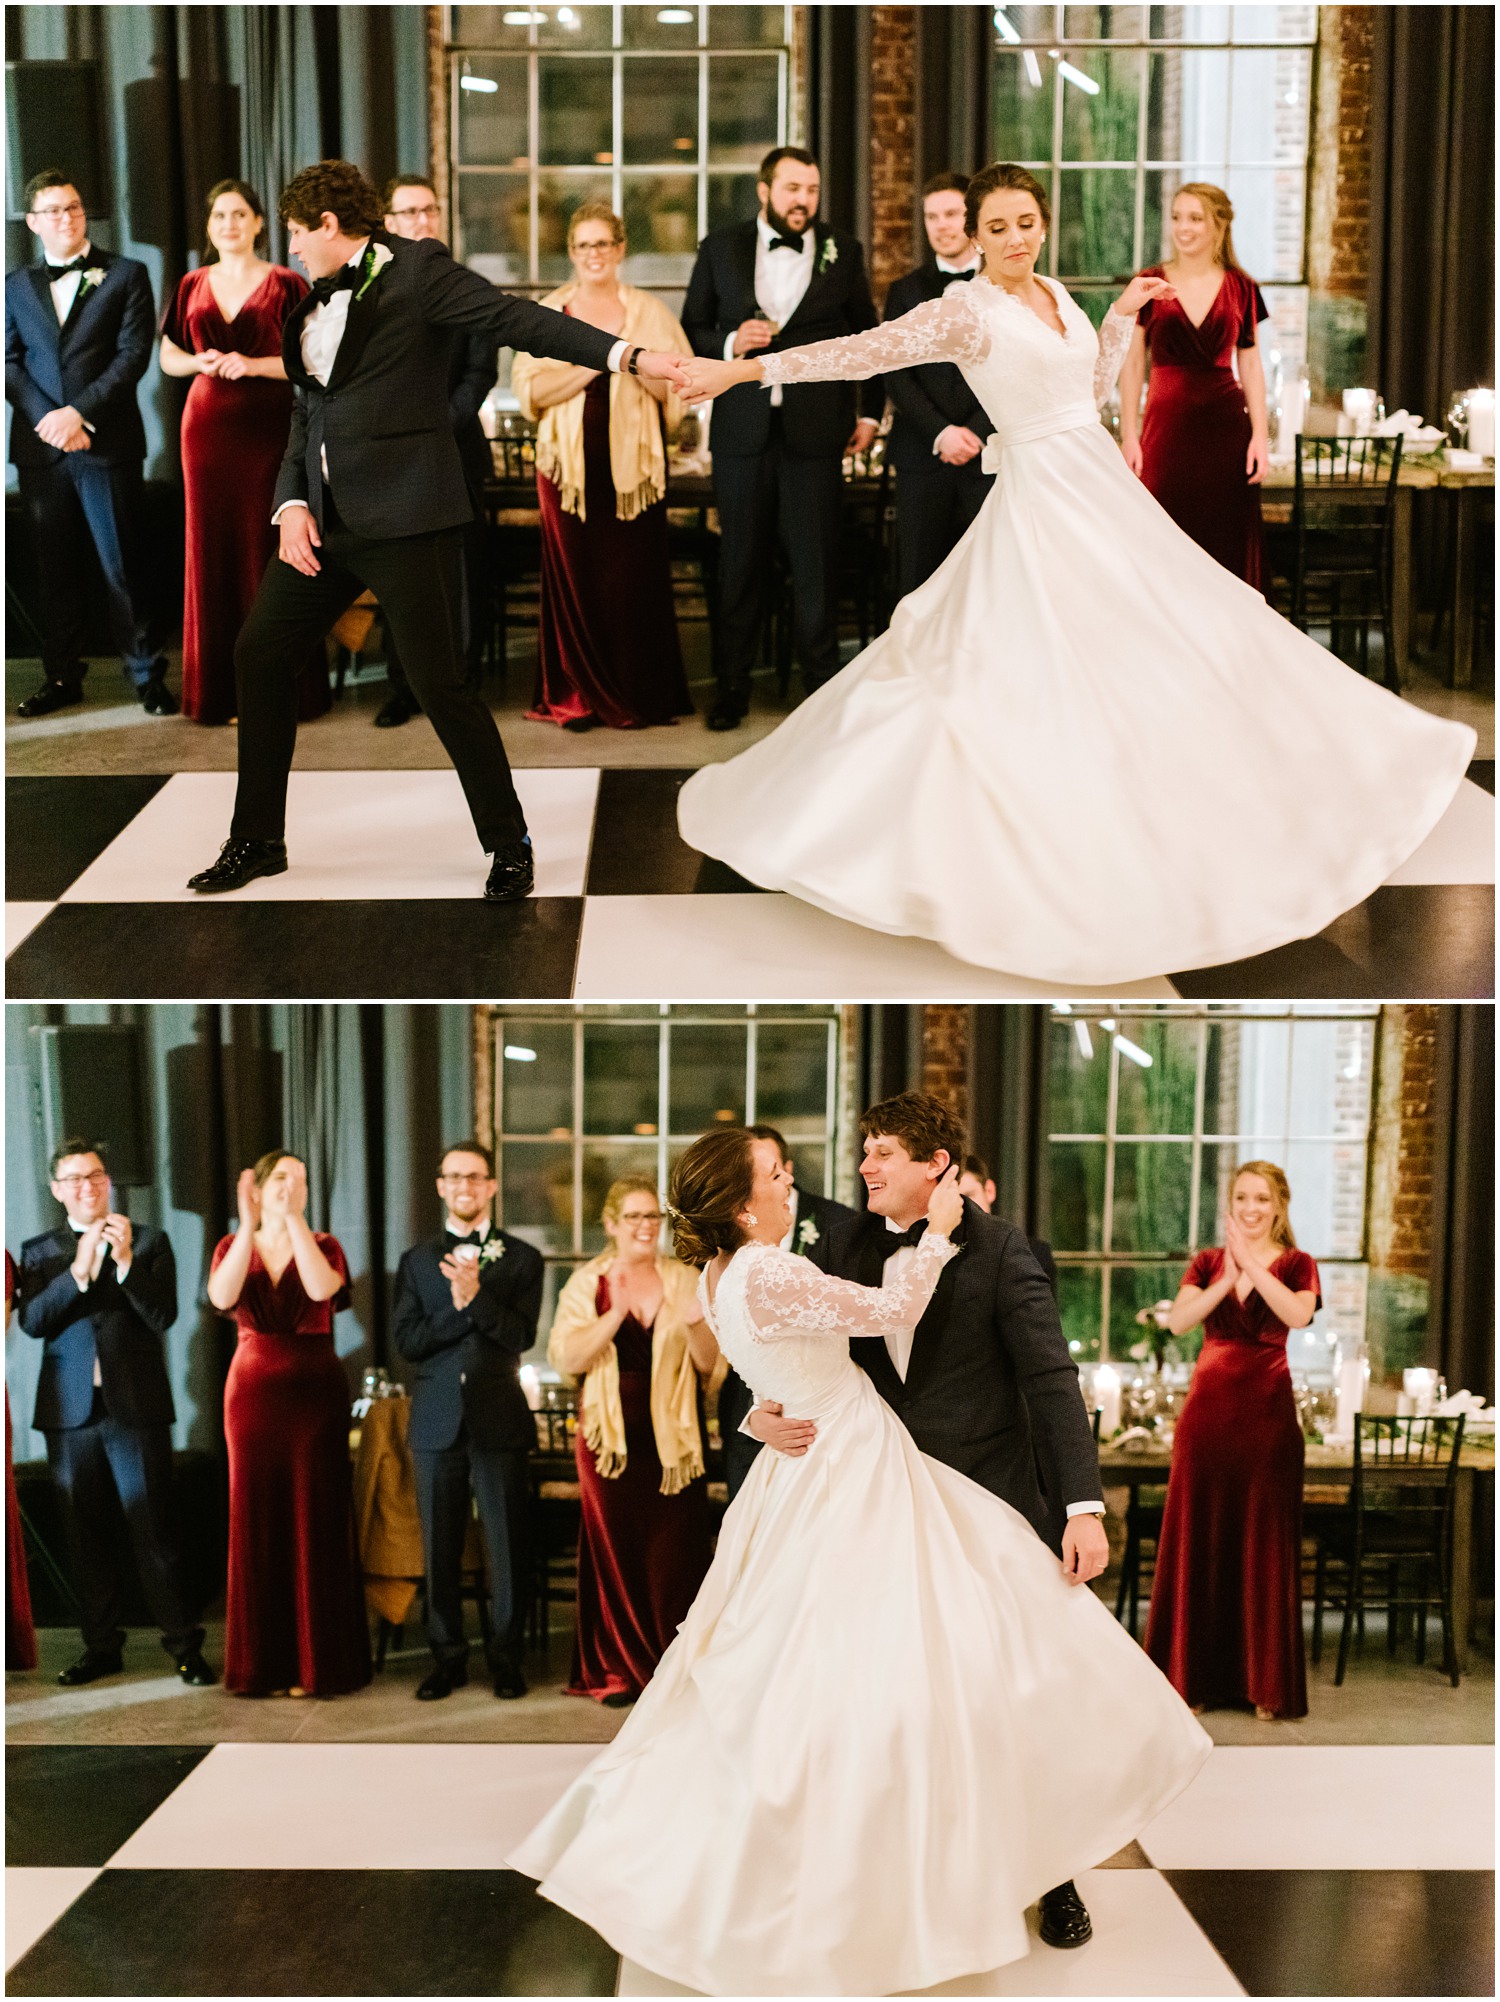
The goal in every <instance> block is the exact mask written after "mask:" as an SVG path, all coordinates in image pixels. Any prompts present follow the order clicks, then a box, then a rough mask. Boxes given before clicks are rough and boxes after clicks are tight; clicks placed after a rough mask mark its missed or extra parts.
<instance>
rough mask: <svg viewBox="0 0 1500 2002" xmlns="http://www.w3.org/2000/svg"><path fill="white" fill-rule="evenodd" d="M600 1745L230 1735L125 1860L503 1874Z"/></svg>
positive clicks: (114, 1863)
mask: <svg viewBox="0 0 1500 2002" xmlns="http://www.w3.org/2000/svg"><path fill="white" fill-rule="evenodd" d="M599 1750H600V1748H599V1746H597V1745H309V1744H298V1745H217V1746H215V1748H214V1750H213V1751H212V1752H210V1753H209V1755H208V1757H207V1758H206V1759H204V1760H203V1762H202V1763H201V1764H200V1765H198V1766H195V1767H194V1769H193V1771H192V1772H191V1773H189V1774H188V1776H187V1778H186V1779H185V1780H184V1781H183V1782H182V1784H181V1786H179V1787H178V1788H177V1789H176V1791H175V1792H174V1793H172V1794H171V1795H170V1796H169V1797H168V1798H167V1799H166V1800H165V1801H164V1802H163V1803H162V1805H161V1806H160V1807H159V1808H158V1809H157V1810H156V1812H155V1814H153V1815H151V1816H150V1817H149V1818H148V1819H147V1820H146V1821H145V1822H143V1823H142V1824H141V1826H140V1827H139V1828H138V1829H137V1830H136V1832H135V1834H134V1835H132V1836H131V1838H130V1840H129V1841H128V1842H127V1843H126V1844H125V1845H124V1847H123V1848H121V1849H120V1850H119V1851H117V1853H116V1854H115V1855H114V1856H112V1857H111V1858H110V1868H111V1869H112V1870H119V1869H128V1870H130V1869H133V1870H162V1869H165V1870H194V1869H198V1870H211V1869H212V1870H269V1869H283V1870H498V1869H501V1868H502V1867H503V1866H504V1863H505V1859H506V1857H507V1856H508V1855H509V1854H510V1852H511V1850H512V1849H514V1848H515V1847H516V1845H517V1844H518V1843H519V1842H520V1841H521V1840H522V1838H523V1837H524V1836H526V1835H527V1834H528V1833H529V1832H530V1831H531V1830H532V1829H533V1828H534V1827H535V1826H536V1824H537V1822H538V1821H540V1820H541V1818H542V1816H543V1815H544V1814H545V1813H546V1811H547V1809H548V1808H549V1807H551V1805H552V1803H553V1802H554V1801H555V1800H556V1799H557V1798H558V1796H559V1795H560V1794H561V1793H562V1792H563V1791H564V1789H565V1788H566V1787H567V1786H569V1785H570V1784H571V1782H572V1781H573V1780H574V1779H575V1778H576V1777H577V1775H578V1774H579V1773H580V1772H581V1771H582V1770H583V1768H584V1767H585V1766H586V1765H587V1764H588V1762H589V1761H590V1759H593V1758H597V1756H598V1754H599Z"/></svg>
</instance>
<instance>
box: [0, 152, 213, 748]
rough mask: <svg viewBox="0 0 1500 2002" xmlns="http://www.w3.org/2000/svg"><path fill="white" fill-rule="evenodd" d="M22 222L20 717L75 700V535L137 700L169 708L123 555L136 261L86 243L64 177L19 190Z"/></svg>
mask: <svg viewBox="0 0 1500 2002" xmlns="http://www.w3.org/2000/svg"><path fill="white" fill-rule="evenodd" d="M26 227H27V228H28V229H29V230H30V231H31V233H32V235H33V236H35V237H37V238H38V239H39V240H40V242H41V246H42V252H43V261H42V262H41V263H40V264H31V265H27V266H25V267H24V268H22V269H21V270H18V271H10V272H7V273H6V278H5V396H6V401H7V402H8V403H9V404H10V405H11V408H12V417H11V426H10V456H11V463H12V464H13V465H14V466H15V467H16V469H17V471H18V472H19V474H20V482H21V499H22V501H23V503H24V505H25V508H26V516H27V520H28V523H29V525H30V529H31V538H32V542H33V544H34V546H35V550H36V564H37V574H38V581H39V583H40V586H41V622H42V669H43V673H44V675H45V679H44V681H43V683H42V686H41V687H40V688H39V689H38V690H37V692H36V694H35V695H29V696H27V698H26V700H25V701H24V702H22V703H21V704H20V713H21V714H22V715H23V716H46V715H49V714H50V713H51V711H52V710H54V709H65V708H67V707H68V706H69V705H70V704H71V703H75V702H81V701H82V700H83V677H84V672H85V668H86V663H85V661H84V658H83V633H84V629H83V606H84V604H85V601H86V594H85V583H84V580H85V576H86V567H85V566H86V561H87V545H88V543H89V542H90V541H91V540H92V542H93V545H94V549H95V551H96V553H97V555H98V558H99V566H100V568H101V569H102V570H103V572H104V582H105V588H106V590H107V592H108V598H109V616H110V628H111V633H112V635H113V638H114V643H115V645H116V646H117V647H118V648H119V650H120V654H121V657H122V659H123V660H124V662H125V672H126V673H127V674H128V675H129V677H130V680H131V683H132V685H133V686H134V688H135V692H136V694H137V695H138V696H139V697H140V700H141V705H142V707H143V708H145V709H146V710H147V711H148V712H149V713H150V714H151V715H153V716H172V715H175V714H176V711H177V698H176V697H175V696H174V695H172V694H171V692H170V691H169V690H168V688H167V684H166V672H167V663H166V659H165V657H164V656H163V655H162V654H160V653H158V652H157V649H156V646H155V644H154V642H153V639H152V636H151V632H150V630H149V622H148V619H147V616H146V613H145V610H144V608H143V604H142V598H141V592H140V584H139V578H138V572H137V565H136V551H137V542H138V537H139V531H140V520H141V471H142V466H143V463H144V461H145V457H146V432H145V427H144V426H143V424H142V423H141V412H140V406H139V404H138V403H137V402H136V384H137V383H138V382H139V381H140V379H141V377H142V376H143V375H144V374H145V373H146V367H147V364H148V363H149V361H150V359H151V349H152V346H153V343H154V342H155V339H156V308H155V305H154V304H153V302H152V298H151V281H150V279H149V278H148V277H147V275H146V267H145V265H144V264H138V263H137V262H136V261H135V259H134V258H131V257H116V256H115V254H114V252H113V251H110V250H100V249H99V248H98V247H97V245H95V244H92V243H90V241H89V233H88V216H87V215H86V214H85V212H84V206H83V201H82V198H81V196H80V195H79V193H78V190H77V188H76V187H74V185H73V183H72V182H71V181H70V180H69V179H68V177H67V175H66V174H63V173H60V172H58V171H57V170H56V169H55V168H49V169H48V170H47V171H46V172H45V173H41V174H37V175H35V176H34V177H33V178H32V180H31V181H29V182H28V183H27V188H26Z"/></svg>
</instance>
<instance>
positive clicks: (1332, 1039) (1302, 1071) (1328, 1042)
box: [1289, 1022, 1367, 1137]
mask: <svg viewBox="0 0 1500 2002" xmlns="http://www.w3.org/2000/svg"><path fill="white" fill-rule="evenodd" d="M1353 1026H1355V1025H1354V1024H1346V1023H1342V1022H1294V1023H1293V1024H1292V1091H1291V1112H1290V1119H1289V1130H1290V1131H1291V1132H1292V1133H1294V1134H1298V1135H1300V1136H1310V1135H1315V1134H1317V1135H1322V1136H1324V1137H1327V1136H1329V1135H1331V1134H1333V1133H1335V1132H1339V1131H1354V1132H1360V1133H1362V1132H1363V1130H1364V1125H1365V1122H1364V1121H1363V1120H1359V1121H1358V1122H1357V1123H1354V1124H1351V1122H1350V1121H1349V1119H1348V1117H1347V1114H1346V1116H1345V1118H1344V1121H1343V1124H1342V1125H1341V1124H1340V1113H1339V1096H1340V1085H1341V1084H1347V1085H1349V1086H1351V1087H1352V1088H1353V1100H1354V1103H1355V1104H1356V1105H1363V1103H1364V1102H1365V1099H1366V1092H1365V1089H1364V1085H1365V1082H1366V1081H1367V1080H1365V1079H1364V1078H1362V1076H1361V1073H1362V1072H1363V1070H1364V1066H1363V1064H1362V1063H1356V1064H1355V1065H1353V1066H1351V1065H1350V1064H1349V1061H1348V1059H1347V1057H1345V1059H1344V1061H1343V1062H1342V1063H1341V1062H1340V1044H1341V1042H1342V1041H1343V1040H1344V1035H1345V1032H1346V1030H1347V1029H1348V1028H1350V1027H1353ZM1351 1067H1352V1068H1353V1069H1354V1072H1355V1074H1354V1076H1353V1077H1351V1078H1347V1079H1342V1078H1341V1077H1340V1075H1339V1073H1340V1070H1341V1069H1349V1068H1351Z"/></svg>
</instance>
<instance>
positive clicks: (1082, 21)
mask: <svg viewBox="0 0 1500 2002" xmlns="http://www.w3.org/2000/svg"><path fill="white" fill-rule="evenodd" d="M1146 11H1147V10H1146V9H1145V8H1144V7H1064V8H1063V35H1064V37H1065V38H1066V39H1067V40H1068V41H1070V42H1072V41H1080V42H1138V41H1140V40H1141V38H1142V37H1143V36H1144V34H1145V32H1146Z"/></svg>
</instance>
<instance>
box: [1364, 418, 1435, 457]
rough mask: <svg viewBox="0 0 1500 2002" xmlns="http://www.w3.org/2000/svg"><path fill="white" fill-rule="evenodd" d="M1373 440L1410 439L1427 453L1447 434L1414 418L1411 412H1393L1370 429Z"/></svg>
mask: <svg viewBox="0 0 1500 2002" xmlns="http://www.w3.org/2000/svg"><path fill="white" fill-rule="evenodd" d="M1370 436H1371V437H1372V438H1397V437H1400V438H1410V439H1411V440H1413V442H1415V443H1417V444H1419V445H1420V446H1421V448H1422V449H1423V450H1424V451H1425V450H1428V449H1430V448H1431V447H1432V446H1433V445H1436V444H1438V443H1439V442H1440V441H1441V440H1443V439H1444V438H1446V436H1447V433H1446V432H1444V431H1440V430H1438V429H1437V427H1436V426H1435V425H1432V424H1424V423H1423V422H1422V420H1421V418H1420V417H1413V415H1412V414H1411V412H1410V411H1409V410H1393V411H1392V412H1391V414H1390V416H1389V417H1382V418H1381V420H1380V422H1379V423H1378V424H1375V425H1372V426H1371V429H1370Z"/></svg>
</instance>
